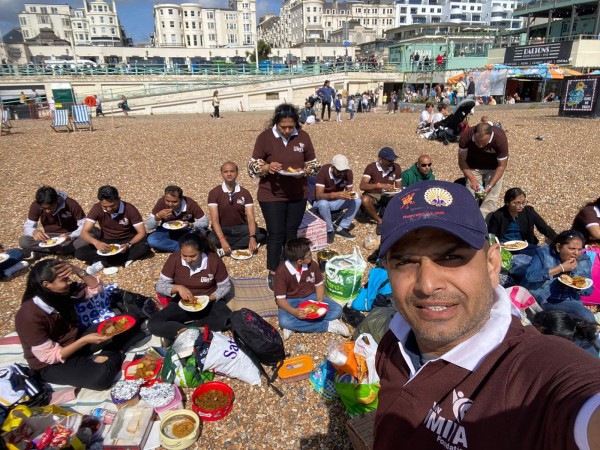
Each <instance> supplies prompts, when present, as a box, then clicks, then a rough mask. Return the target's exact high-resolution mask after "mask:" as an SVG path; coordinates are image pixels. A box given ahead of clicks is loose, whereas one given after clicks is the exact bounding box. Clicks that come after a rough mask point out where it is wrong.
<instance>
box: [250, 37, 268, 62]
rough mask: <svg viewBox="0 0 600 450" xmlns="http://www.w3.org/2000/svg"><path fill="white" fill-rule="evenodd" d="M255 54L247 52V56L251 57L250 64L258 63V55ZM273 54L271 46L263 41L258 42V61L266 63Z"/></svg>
mask: <svg viewBox="0 0 600 450" xmlns="http://www.w3.org/2000/svg"><path fill="white" fill-rule="evenodd" d="M255 53H256V52H255V51H254V52H246V56H248V57H249V59H250V62H256V55H255ZM270 54H271V46H270V45H269V44H267V43H266V42H265V41H263V40H262V39H261V40H260V41H258V60H259V61H265V60H267V59H269V55H270Z"/></svg>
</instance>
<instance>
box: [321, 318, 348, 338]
mask: <svg viewBox="0 0 600 450" xmlns="http://www.w3.org/2000/svg"><path fill="white" fill-rule="evenodd" d="M327 331H328V332H330V333H335V334H339V335H342V336H344V337H350V330H349V329H348V327H347V326H346V325H345V324H343V323H342V322H340V321H339V319H335V320H332V321H331V322H329V323H328V324H327Z"/></svg>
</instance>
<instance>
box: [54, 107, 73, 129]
mask: <svg viewBox="0 0 600 450" xmlns="http://www.w3.org/2000/svg"><path fill="white" fill-rule="evenodd" d="M50 126H51V127H52V129H53V130H54V131H57V132H58V131H59V130H62V131H64V130H67V132H69V131H72V130H71V125H69V110H68V109H57V110H55V111H54V114H52V125H50Z"/></svg>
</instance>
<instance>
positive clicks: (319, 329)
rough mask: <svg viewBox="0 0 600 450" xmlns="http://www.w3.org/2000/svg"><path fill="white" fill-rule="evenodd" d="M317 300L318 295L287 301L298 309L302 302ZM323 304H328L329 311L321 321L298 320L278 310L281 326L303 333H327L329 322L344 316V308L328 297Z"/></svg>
mask: <svg viewBox="0 0 600 450" xmlns="http://www.w3.org/2000/svg"><path fill="white" fill-rule="evenodd" d="M316 299H317V295H316V294H311V295H309V296H308V297H304V298H288V299H287V301H288V303H289V304H290V306H292V307H293V308H297V307H298V305H300V303H302V302H305V301H307V300H316ZM323 303H327V306H329V311H327V314H325V315H324V316H323V317H321V318H320V319H298V318H297V317H295V316H293V315H291V314H290V313H289V312H287V311H285V310H283V309H281V308H278V310H279V312H278V314H277V315H278V317H279V326H280V327H281V328H285V329H286V330H292V331H300V332H301V333H325V332H326V331H327V328H328V326H329V322H331V321H332V320H336V319H339V318H340V317H341V316H342V307H341V306H340V305H339V304H338V303H337V302H335V300H331V299H330V298H327V297H325V298H324V299H323Z"/></svg>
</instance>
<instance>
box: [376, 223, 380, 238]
mask: <svg viewBox="0 0 600 450" xmlns="http://www.w3.org/2000/svg"><path fill="white" fill-rule="evenodd" d="M375 234H376V235H377V236H380V235H381V224H377V226H376V227H375Z"/></svg>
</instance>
